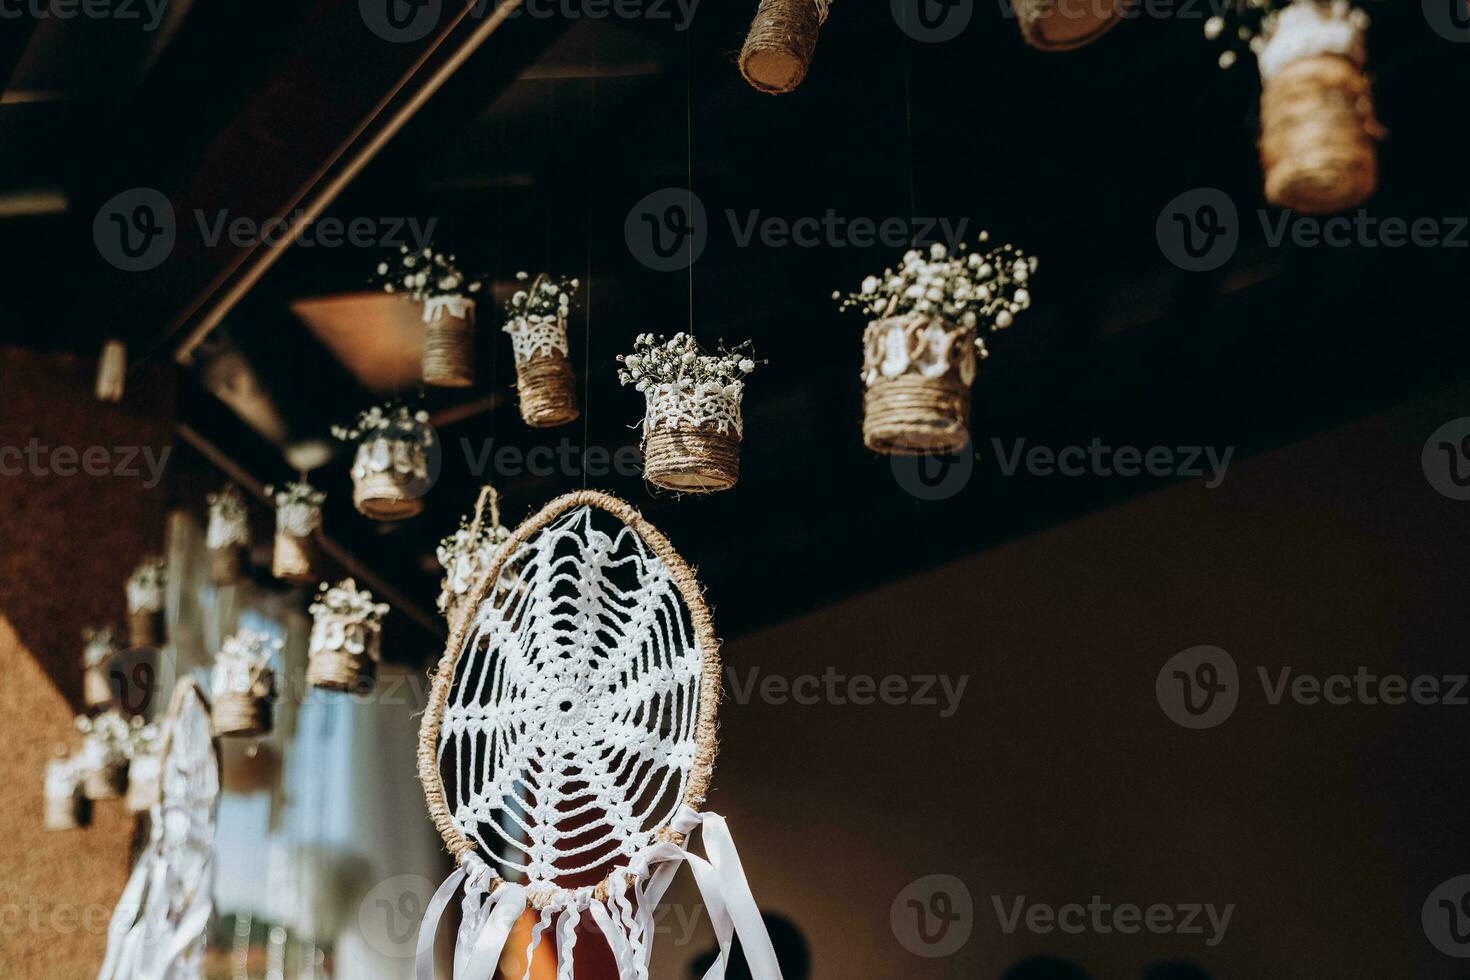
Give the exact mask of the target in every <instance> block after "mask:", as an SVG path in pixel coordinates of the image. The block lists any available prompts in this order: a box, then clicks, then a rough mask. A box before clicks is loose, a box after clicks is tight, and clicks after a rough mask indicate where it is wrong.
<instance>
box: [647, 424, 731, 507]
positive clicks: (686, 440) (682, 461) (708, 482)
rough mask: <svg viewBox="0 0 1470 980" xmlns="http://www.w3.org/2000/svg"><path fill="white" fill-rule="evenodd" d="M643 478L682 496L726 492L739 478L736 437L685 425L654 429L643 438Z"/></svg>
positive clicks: (729, 433) (728, 433) (727, 433)
mask: <svg viewBox="0 0 1470 980" xmlns="http://www.w3.org/2000/svg"><path fill="white" fill-rule="evenodd" d="M643 478H644V479H646V480H647V481H648V482H649V483H652V484H653V485H654V486H657V487H663V488H664V489H665V490H678V491H681V492H684V493H713V492H715V491H717V490H728V489H730V488H731V487H733V486H734V485H735V484H736V482H737V481H739V479H740V435H739V434H738V433H736V432H720V431H718V430H715V429H706V428H699V427H696V426H692V425H687V424H686V425H679V426H677V427H674V428H670V427H668V426H658V427H656V428H655V429H653V431H651V432H649V433H647V434H646V435H645V436H644V439H643Z"/></svg>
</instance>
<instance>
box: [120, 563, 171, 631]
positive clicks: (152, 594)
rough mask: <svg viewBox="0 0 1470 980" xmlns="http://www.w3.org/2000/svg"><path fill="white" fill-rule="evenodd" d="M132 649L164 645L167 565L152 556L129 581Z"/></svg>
mask: <svg viewBox="0 0 1470 980" xmlns="http://www.w3.org/2000/svg"><path fill="white" fill-rule="evenodd" d="M126 591H127V596H128V645H129V646H134V647H157V646H162V645H163V603H164V562H163V559H162V558H159V557H156V556H150V557H148V558H145V559H143V561H142V562H140V563H139V565H138V567H137V568H136V569H135V570H134V571H133V574H132V575H130V576H129V577H128V582H127V587H126Z"/></svg>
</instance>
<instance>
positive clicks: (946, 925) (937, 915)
mask: <svg viewBox="0 0 1470 980" xmlns="http://www.w3.org/2000/svg"><path fill="white" fill-rule="evenodd" d="M888 924H889V925H890V926H891V927H892V928H893V935H894V938H895V939H897V940H898V941H899V944H900V945H902V946H903V948H904V949H906V950H908V951H909V952H910V953H913V954H914V955H915V956H922V957H924V958H925V959H938V958H939V957H941V956H950V955H953V954H954V953H956V952H958V951H959V949H960V947H962V946H964V945H965V943H967V942H969V941H970V930H971V929H972V928H973V927H974V925H975V907H974V903H973V902H972V901H971V900H970V889H969V888H967V887H965V883H964V882H963V881H960V880H959V879H958V878H956V877H954V876H953V875H929V876H928V877H926V878H920V879H919V880H918V881H915V882H913V883H912V884H910V885H909V886H908V887H907V888H905V889H904V890H903V891H901V892H899V893H898V897H897V898H895V899H894V900H893V906H892V907H891V908H890V909H889V910H888Z"/></svg>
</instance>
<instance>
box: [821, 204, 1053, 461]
mask: <svg viewBox="0 0 1470 980" xmlns="http://www.w3.org/2000/svg"><path fill="white" fill-rule="evenodd" d="M988 239H989V236H988V235H987V234H985V233H984V232H982V233H981V235H980V241H981V242H986V241H988ZM1036 264H1037V263H1036V259H1035V257H1031V256H1025V255H1023V254H1022V253H1021V251H1020V250H1019V249H1016V248H1014V247H1013V246H1011V245H1002V246H999V247H998V248H992V249H990V250H989V251H987V252H983V253H982V252H970V251H969V250H968V247H967V246H965V245H963V244H962V245H961V246H960V248H959V253H958V254H956V255H953V256H951V255H950V254H949V251H948V249H946V248H945V247H944V246H943V245H939V244H936V245H933V246H931V248H930V250H929V254H928V256H927V258H926V257H925V256H924V255H922V254H921V253H920V252H919V251H917V250H910V251H909V252H907V253H906V254H905V255H904V257H903V262H902V264H901V265H900V266H899V268H898V269H897V270H894V269H885V270H884V271H883V275H882V276H881V277H879V276H869V277H868V278H867V279H865V280H864V281H863V285H862V289H861V291H859V292H856V293H851V294H849V295H848V296H847V297H846V298H843V296H842V294H841V293H833V294H832V298H833V299H841V300H842V308H843V309H844V310H848V309H860V310H862V311H863V312H865V313H867V314H868V315H869V316H872V317H875V319H874V320H872V321H871V322H870V323H869V324H868V327H867V330H866V331H865V332H864V334H863V374H862V378H863V385H864V389H865V393H864V398H863V443H864V444H865V445H866V446H867V447H868V448H869V449H871V450H873V451H875V452H880V453H887V454H889V455H900V456H915V455H924V454H931V453H932V454H936V455H951V454H954V453H958V452H960V451H962V450H964V448H965V447H966V446H967V445H969V442H970V385H971V383H972V382H973V381H974V380H975V368H976V360H977V358H984V357H986V356H987V354H988V352H987V350H986V348H985V341H984V339H983V338H982V337H981V332H982V331H991V330H1000V329H1004V328H1006V327H1009V326H1010V325H1011V323H1012V322H1014V319H1015V317H1016V315H1017V314H1019V313H1020V312H1021V311H1022V310H1025V309H1026V308H1028V307H1029V306H1030V305H1031V293H1030V290H1029V288H1028V287H1027V284H1028V283H1029V282H1030V279H1031V276H1032V274H1033V273H1035V271H1036Z"/></svg>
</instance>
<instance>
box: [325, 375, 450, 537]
mask: <svg viewBox="0 0 1470 980" xmlns="http://www.w3.org/2000/svg"><path fill="white" fill-rule="evenodd" d="M332 435H334V436H336V437H337V438H338V439H340V440H342V441H343V442H355V443H357V454H356V455H355V456H354V457H353V461H352V503H353V504H354V505H355V506H356V507H357V509H358V511H359V512H361V513H362V514H363V515H364V516H365V517H371V518H372V519H373V520H377V521H397V520H402V519H404V518H407V517H413V516H414V515H416V514H418V513H419V512H420V511H422V510H423V509H424V501H423V495H424V494H425V493H427V492H428V489H429V485H430V484H431V483H432V482H433V478H432V475H431V474H430V460H431V454H432V453H433V452H434V451H436V450H437V449H438V439H437V438H436V436H435V435H434V429H433V427H432V426H430V425H429V413H428V412H425V411H422V410H420V411H413V410H411V409H409V408H408V407H407V406H406V405H400V404H397V403H394V402H390V403H388V404H386V405H374V406H373V407H372V408H369V409H367V410H366V411H364V412H362V413H360V414H359V415H358V416H357V419H356V421H355V422H354V423H353V424H352V425H350V426H340V425H339V426H333V427H332Z"/></svg>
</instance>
